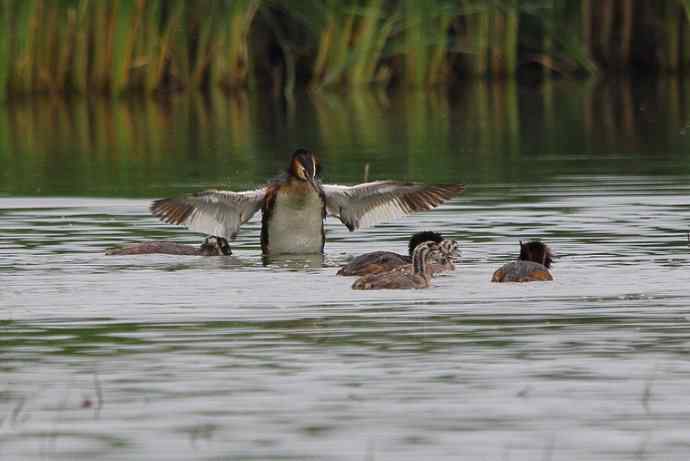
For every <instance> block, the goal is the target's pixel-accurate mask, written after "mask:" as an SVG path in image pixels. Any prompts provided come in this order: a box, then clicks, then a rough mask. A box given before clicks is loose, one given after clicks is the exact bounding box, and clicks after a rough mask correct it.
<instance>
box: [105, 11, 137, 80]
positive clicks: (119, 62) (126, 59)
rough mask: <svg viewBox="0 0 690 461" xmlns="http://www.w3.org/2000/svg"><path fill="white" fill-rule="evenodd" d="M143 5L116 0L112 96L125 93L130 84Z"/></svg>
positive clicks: (113, 14) (113, 15)
mask: <svg viewBox="0 0 690 461" xmlns="http://www.w3.org/2000/svg"><path fill="white" fill-rule="evenodd" d="M143 9H144V3H143V2H141V1H139V2H135V0H116V2H115V5H114V8H113V13H112V17H113V19H112V21H113V24H114V25H113V40H112V46H113V50H112V76H111V82H112V83H111V85H110V90H111V92H112V93H113V94H119V93H122V92H123V91H125V90H126V89H127V88H128V86H129V83H130V72H131V68H132V62H133V60H134V50H135V45H136V38H137V34H138V31H139V28H140V27H141V23H142V20H143V15H144V11H143Z"/></svg>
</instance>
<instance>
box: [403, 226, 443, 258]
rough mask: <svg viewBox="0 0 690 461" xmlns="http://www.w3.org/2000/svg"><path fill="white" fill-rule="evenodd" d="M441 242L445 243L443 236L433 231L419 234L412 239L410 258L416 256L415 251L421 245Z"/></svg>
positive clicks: (409, 247) (409, 246)
mask: <svg viewBox="0 0 690 461" xmlns="http://www.w3.org/2000/svg"><path fill="white" fill-rule="evenodd" d="M441 241H443V236H442V235H441V234H439V233H438V232H432V231H423V232H417V233H416V234H414V235H413V236H412V237H410V243H409V245H408V249H409V252H410V256H412V255H413V254H414V249H415V248H417V246H418V245H420V244H421V243H424V242H436V243H439V242H441Z"/></svg>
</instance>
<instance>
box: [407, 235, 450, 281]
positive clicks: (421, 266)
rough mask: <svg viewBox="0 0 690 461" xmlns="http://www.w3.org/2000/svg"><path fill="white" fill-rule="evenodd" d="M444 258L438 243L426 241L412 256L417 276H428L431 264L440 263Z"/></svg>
mask: <svg viewBox="0 0 690 461" xmlns="http://www.w3.org/2000/svg"><path fill="white" fill-rule="evenodd" d="M443 258H444V255H443V252H442V251H441V247H440V245H439V244H438V243H436V242H431V241H426V242H423V243H421V244H419V245H417V248H415V249H414V253H413V254H412V267H413V269H414V273H415V274H425V275H428V274H427V272H428V271H429V264H430V263H432V262H434V261H440V260H442V259H443Z"/></svg>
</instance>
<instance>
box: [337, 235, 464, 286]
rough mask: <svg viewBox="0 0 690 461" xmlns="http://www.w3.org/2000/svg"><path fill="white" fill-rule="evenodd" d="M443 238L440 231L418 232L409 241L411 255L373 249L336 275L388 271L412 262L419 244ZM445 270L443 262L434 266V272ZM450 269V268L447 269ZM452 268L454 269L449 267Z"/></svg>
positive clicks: (355, 259) (439, 240)
mask: <svg viewBox="0 0 690 461" xmlns="http://www.w3.org/2000/svg"><path fill="white" fill-rule="evenodd" d="M442 240H443V236H442V235H441V234H439V233H438V232H432V231H424V232H417V233H416V234H414V235H412V237H410V241H409V243H408V251H409V255H401V254H398V253H394V252H392V251H373V252H371V253H364V254H363V255H359V256H357V257H355V258H354V259H353V260H352V261H350V262H349V263H348V264H346V265H344V266H343V267H341V268H340V270H339V271H338V273H337V274H336V275H342V276H345V277H349V276H353V275H360V276H361V275H366V274H377V273H379V272H388V271H389V270H392V269H395V268H396V267H400V266H404V265H405V264H412V254H413V253H414V249H415V248H417V245H419V244H421V243H424V242H436V243H439V242H441V241H442ZM442 270H444V268H443V266H442V265H441V264H435V265H434V266H433V267H432V272H440V271H442ZM447 270H448V269H447ZM449 270H452V269H449Z"/></svg>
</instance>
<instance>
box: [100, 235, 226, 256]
mask: <svg viewBox="0 0 690 461" xmlns="http://www.w3.org/2000/svg"><path fill="white" fill-rule="evenodd" d="M105 254H106V255H109V256H122V255H145V254H167V255H188V256H227V255H231V254H232V251H231V250H230V245H229V244H228V241H227V240H225V239H224V238H222V237H216V236H210V237H206V239H204V243H202V244H201V246H200V247H194V246H192V245H183V244H181V243H176V242H170V241H166V240H160V241H153V242H142V243H133V244H131V245H127V246H124V247H120V248H109V249H107V250H106V251H105Z"/></svg>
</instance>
